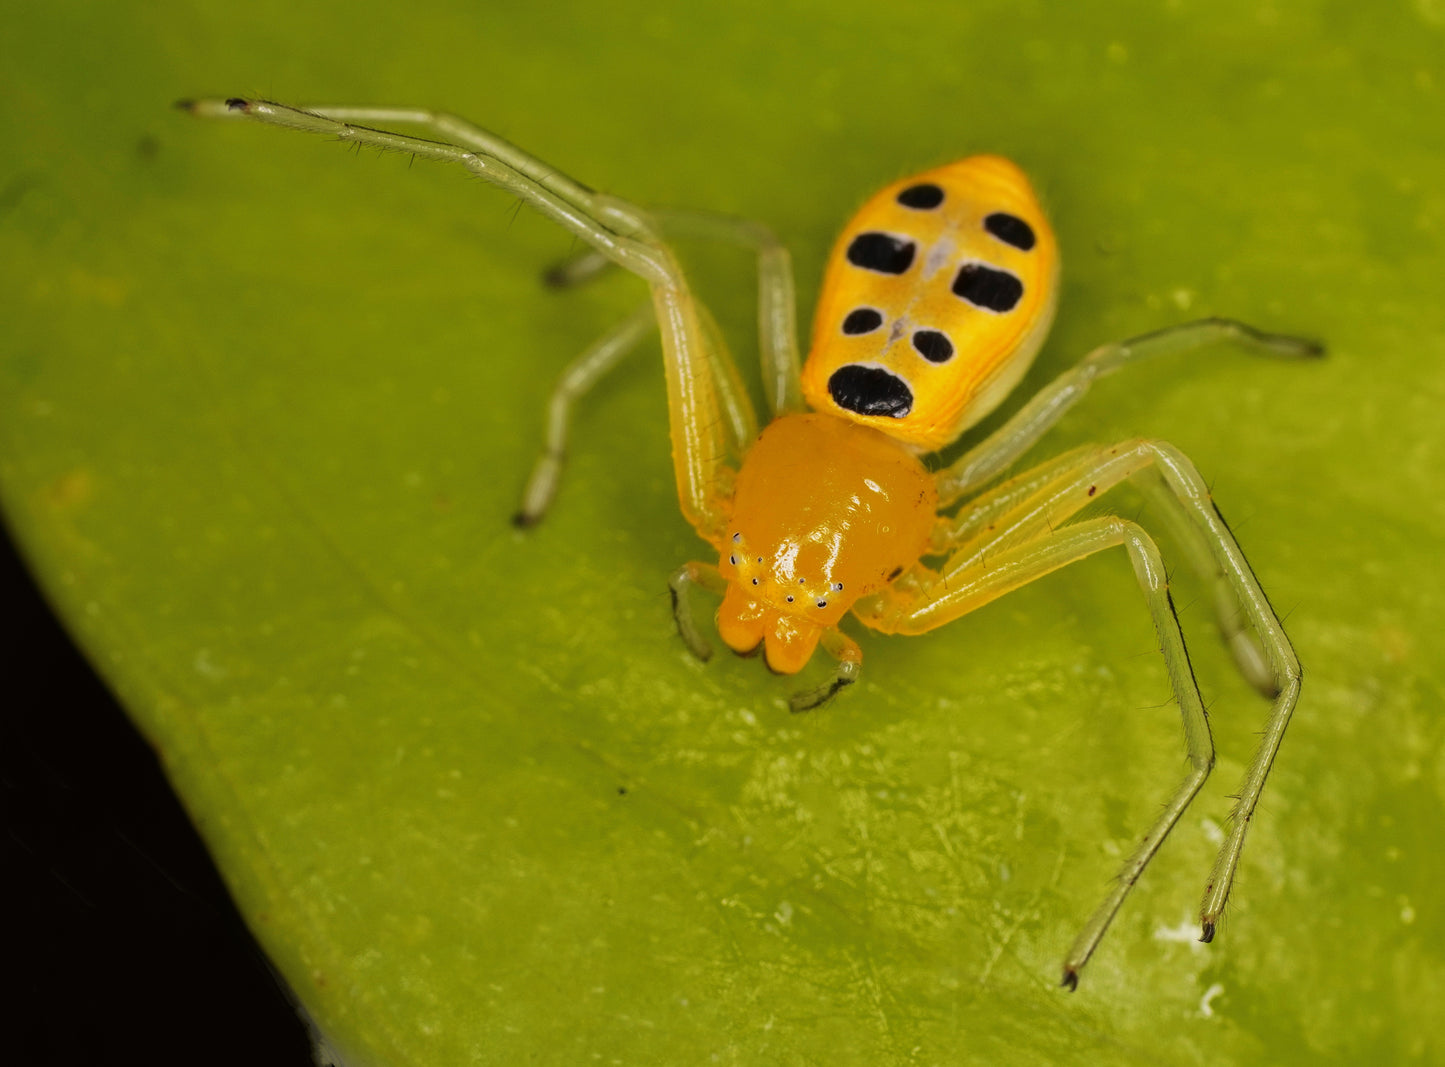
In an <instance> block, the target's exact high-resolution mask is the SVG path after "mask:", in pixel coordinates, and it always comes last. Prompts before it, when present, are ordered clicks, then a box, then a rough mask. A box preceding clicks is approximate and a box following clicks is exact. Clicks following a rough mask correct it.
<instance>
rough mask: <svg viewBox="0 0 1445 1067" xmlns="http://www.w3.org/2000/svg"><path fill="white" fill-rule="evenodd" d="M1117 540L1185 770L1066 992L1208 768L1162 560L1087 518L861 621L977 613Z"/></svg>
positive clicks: (1132, 532)
mask: <svg viewBox="0 0 1445 1067" xmlns="http://www.w3.org/2000/svg"><path fill="white" fill-rule="evenodd" d="M1116 545H1123V546H1124V547H1125V548H1126V549H1127V550H1128V552H1129V559H1130V562H1132V563H1133V565H1134V574H1135V577H1136V578H1137V579H1138V582H1139V587H1140V589H1142V590H1143V592H1144V598H1145V600H1146V601H1147V602H1148V605H1149V612H1150V615H1151V616H1152V617H1153V619H1154V630H1155V632H1156V633H1157V634H1158V637H1159V648H1160V651H1161V652H1162V653H1163V654H1164V663H1165V666H1166V668H1167V669H1168V671H1169V684H1170V686H1171V687H1172V689H1173V691H1174V698H1175V700H1176V701H1178V704H1179V711H1180V715H1181V716H1182V718H1183V723H1184V740H1185V749H1186V751H1187V754H1188V758H1189V771H1188V772H1187V773H1186V774H1185V776H1184V780H1183V781H1182V782H1180V784H1179V786H1178V788H1176V789H1175V790H1174V792H1173V794H1172V795H1171V796H1170V798H1169V800H1168V802H1167V803H1166V804H1165V806H1164V810H1163V811H1162V812H1161V813H1160V815H1159V816H1158V818H1156V819H1155V821H1154V823H1153V825H1152V826H1151V827H1150V828H1149V831H1148V833H1146V834H1145V835H1144V838H1143V840H1142V841H1141V842H1140V844H1139V847H1138V848H1136V849H1135V851H1134V853H1133V854H1132V855H1131V856H1130V857H1129V859H1128V860H1127V861H1126V862H1125V864H1124V867H1123V869H1122V870H1121V871H1120V872H1119V877H1118V879H1117V880H1116V882H1115V885H1114V888H1113V889H1112V890H1110V892H1109V894H1108V896H1106V897H1105V898H1104V901H1103V903H1101V904H1100V905H1099V907H1098V909H1097V910H1096V911H1095V912H1094V914H1093V915H1092V916H1091V917H1090V918H1089V920H1088V922H1086V923H1085V924H1084V928H1083V929H1082V930H1081V931H1080V932H1079V935H1078V937H1077V938H1076V939H1075V940H1074V944H1073V947H1072V948H1071V949H1070V950H1069V954H1068V956H1067V957H1066V958H1065V960H1064V979H1063V984H1064V985H1065V986H1067V987H1068V988H1070V989H1073V988H1074V987H1076V986H1077V985H1078V982H1079V972H1080V970H1082V969H1083V966H1084V964H1086V963H1087V962H1088V961H1089V957H1091V956H1092V955H1093V954H1094V950H1095V949H1097V948H1098V947H1099V943H1100V941H1102V940H1103V937H1104V933H1105V931H1107V930H1108V928H1109V924H1110V923H1111V922H1113V920H1114V916H1115V915H1117V914H1118V912H1119V908H1120V907H1121V906H1122V905H1123V903H1124V900H1125V898H1126V897H1127V896H1128V895H1129V891H1130V890H1131V889H1133V888H1134V884H1135V883H1136V882H1137V881H1138V880H1139V877H1140V875H1141V874H1143V872H1144V869H1145V868H1146V867H1147V866H1148V865H1149V861H1150V860H1151V859H1153V858H1154V854H1155V853H1156V852H1158V851H1159V846H1160V844H1162V843H1163V841H1164V838H1165V837H1166V836H1168V834H1169V831H1170V830H1172V829H1173V828H1174V825H1175V824H1176V823H1177V822H1178V821H1179V818H1180V816H1182V815H1183V814H1184V811H1185V809H1186V808H1188V807H1189V803H1190V801H1192V800H1193V799H1194V797H1195V795H1196V794H1197V793H1198V792H1199V790H1200V788H1201V787H1202V786H1203V785H1204V781H1205V779H1206V778H1208V777H1209V771H1210V768H1211V767H1212V766H1213V765H1214V742H1213V740H1212V739H1211V737H1210V734H1209V722H1208V720H1207V719H1206V717H1205V713H1204V703H1203V701H1202V700H1201V699H1200V696H1199V687H1198V685H1197V683H1196V682H1195V680H1194V671H1193V668H1192V667H1191V666H1190V664H1189V653H1188V651H1187V650H1186V649H1185V646H1184V635H1183V633H1182V632H1181V631H1180V629H1179V619H1178V617H1177V616H1176V614H1175V612H1174V604H1173V601H1172V600H1171V599H1170V597H1169V589H1168V585H1167V582H1166V579H1165V572H1164V562H1163V560H1162V559H1161V558H1160V556H1159V550H1158V548H1156V547H1155V545H1154V542H1153V541H1152V540H1151V539H1150V537H1149V535H1148V534H1147V533H1145V532H1144V530H1143V529H1141V528H1140V527H1139V526H1137V525H1136V524H1134V523H1132V522H1129V521H1127V520H1125V519H1120V518H1115V517H1112V516H1110V517H1107V518H1100V519H1088V520H1085V521H1083V522H1078V523H1075V524H1073V525H1071V526H1066V527H1064V528H1063V529H1061V530H1057V531H1054V532H1044V533H1043V534H1042V535H1041V536H1039V537H1038V538H1036V539H1035V540H1032V541H1028V542H1025V543H1023V544H1020V545H1015V546H1013V547H1011V548H1009V549H1006V550H1005V551H1003V552H1001V553H999V554H998V555H997V556H994V557H992V558H990V559H988V560H987V561H985V562H982V563H980V564H977V565H975V566H973V567H968V568H963V569H960V570H956V571H954V570H950V572H949V574H948V576H947V579H946V580H943V579H940V581H939V582H938V583H937V584H936V585H935V586H934V587H933V588H932V589H931V590H929V591H928V592H927V593H926V594H924V595H922V596H918V597H910V598H900V599H899V600H898V601H896V602H894V603H891V604H889V605H888V606H887V608H886V609H885V613H884V614H883V615H882V616H880V617H878V618H876V619H869V620H865V621H867V622H868V623H869V625H872V626H875V627H876V628H878V629H881V630H884V631H888V632H895V633H923V632H925V631H928V630H932V629H934V628H935V627H937V626H942V625H943V624H944V623H947V622H951V621H952V620H954V619H956V618H959V617H960V616H962V615H966V614H968V613H969V612H971V611H975V610H977V609H978V608H980V607H983V605H985V604H987V603H989V602H990V601H992V600H996V599H997V598H999V597H1001V596H1003V595H1005V594H1006V593H1010V592H1013V591H1014V590H1015V589H1018V588H1020V587H1022V586H1024V585H1027V584H1029V583H1030V582H1033V581H1037V580H1038V579H1039V578H1042V577H1043V576H1044V575H1046V574H1050V573H1052V572H1053V571H1056V570H1058V569H1059V568H1061V567H1066V566H1068V565H1069V564H1071V563H1077V562H1078V561H1079V560H1081V559H1085V558H1087V557H1089V556H1092V555H1093V554H1094V553H1096V552H1101V551H1103V550H1104V549H1106V548H1112V547H1114V546H1116Z"/></svg>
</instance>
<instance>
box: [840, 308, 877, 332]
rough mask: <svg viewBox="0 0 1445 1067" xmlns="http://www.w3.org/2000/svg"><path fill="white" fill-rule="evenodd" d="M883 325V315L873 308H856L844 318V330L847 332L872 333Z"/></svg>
mask: <svg viewBox="0 0 1445 1067" xmlns="http://www.w3.org/2000/svg"><path fill="white" fill-rule="evenodd" d="M882 325H883V316H882V315H880V314H879V313H878V312H877V311H875V310H874V309H873V308H854V309H853V310H852V311H850V312H848V315H847V317H846V318H845V319H844V320H843V332H844V333H847V334H858V333H872V332H873V331H874V330H876V329H878V327H880V326H882Z"/></svg>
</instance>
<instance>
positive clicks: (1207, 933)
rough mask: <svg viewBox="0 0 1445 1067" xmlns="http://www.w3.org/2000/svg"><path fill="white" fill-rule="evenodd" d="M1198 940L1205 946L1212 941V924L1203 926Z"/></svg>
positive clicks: (1208, 923) (1207, 923)
mask: <svg viewBox="0 0 1445 1067" xmlns="http://www.w3.org/2000/svg"><path fill="white" fill-rule="evenodd" d="M1199 940H1200V941H1203V942H1204V943H1205V944H1206V945H1207V944H1209V942H1211V941H1213V940H1214V924H1213V923H1212V922H1206V923H1205V924H1204V926H1203V928H1202V929H1201V930H1200V931H1199Z"/></svg>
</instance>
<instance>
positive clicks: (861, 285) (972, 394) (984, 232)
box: [803, 156, 1059, 452]
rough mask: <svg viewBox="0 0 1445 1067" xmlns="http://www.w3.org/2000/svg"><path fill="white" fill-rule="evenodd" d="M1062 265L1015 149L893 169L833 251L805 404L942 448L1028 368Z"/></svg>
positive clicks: (1049, 315) (923, 446)
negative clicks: (896, 177) (905, 171)
mask: <svg viewBox="0 0 1445 1067" xmlns="http://www.w3.org/2000/svg"><path fill="white" fill-rule="evenodd" d="M899 268H901V269H899ZM1058 273H1059V252H1058V246H1057V245H1056V244H1055V242H1054V234H1053V231H1052V230H1051V229H1050V228H1049V224H1048V220H1047V219H1046V218H1045V217H1044V213H1043V209H1042V208H1041V207H1040V206H1039V202H1038V197H1037V196H1035V195H1034V191H1033V188H1032V186H1031V185H1030V184H1029V180H1028V177H1027V176H1026V175H1025V174H1024V172H1023V171H1021V170H1020V169H1019V168H1018V167H1017V166H1015V165H1014V164H1013V163H1010V162H1009V161H1008V160H1006V159H1002V158H1000V157H998V156H972V157H970V158H968V159H963V160H960V161H958V162H957V163H950V164H949V165H948V166H946V167H939V168H937V169H936V170H930V171H926V172H924V173H923V174H918V175H915V176H913V177H911V178H907V179H905V180H903V181H899V182H894V183H893V184H892V185H890V186H888V187H886V188H885V189H883V190H882V191H881V192H879V193H878V194H877V195H876V196H874V197H873V198H872V199H870V200H869V201H868V202H867V203H866V204H864V205H863V207H862V209H861V210H859V212H858V213H857V214H856V215H855V216H854V217H853V219H852V221H851V222H849V223H848V226H847V228H845V229H844V230H843V234H842V236H841V237H840V238H839V239H838V243H837V245H836V246H835V247H834V249H833V254H832V256H831V258H830V259H829V261H828V271H827V274H826V275H825V276H824V279H823V292H822V295H821V297H820V298H819V300H818V313H817V316H816V317H815V318H814V320H813V345H812V351H811V353H810V354H809V356H808V362H807V365H806V366H804V368H803V395H804V396H805V397H806V398H807V401H808V405H809V406H810V407H812V408H813V409H814V410H815V411H826V412H829V413H831V414H834V415H838V416H840V417H842V418H846V419H853V420H855V421H858V422H862V423H864V424H865V425H869V426H873V427H875V428H876V429H878V430H881V431H882V432H884V433H886V434H888V435H889V436H892V437H896V438H898V439H899V440H901V441H904V442H906V443H907V444H908V445H910V446H911V447H913V448H914V449H916V450H917V451H920V452H933V451H936V450H937V449H940V448H943V447H944V446H945V445H947V444H948V443H949V442H951V441H953V440H954V439H956V438H957V437H958V436H959V434H961V433H963V431H964V430H966V429H968V427H970V426H972V425H973V424H974V423H976V422H977V421H978V420H979V419H981V418H983V417H984V416H985V415H987V414H988V413H989V412H990V411H992V410H993V409H994V408H995V407H996V406H997V405H998V403H999V402H1000V401H1001V400H1002V399H1003V398H1004V397H1005V396H1006V395H1007V394H1008V392H1009V390H1011V389H1012V388H1013V387H1014V386H1015V385H1016V384H1018V380H1019V379H1020V378H1022V377H1023V374H1024V372H1025V371H1026V370H1028V367H1029V364H1030V363H1032V362H1033V358H1034V356H1035V355H1037V353H1038V350H1039V346H1040V345H1042V344H1043V341H1044V336H1045V335H1046V334H1047V333H1048V329H1049V325H1050V323H1051V322H1052V321H1053V317H1054V306H1055V303H1056V298H1057V293H1058ZM875 320H876V322H877V325H876V326H873V322H874V321H875ZM869 326H872V328H871V329H868V328H866V327H869ZM950 349H951V354H946V353H948V351H949V350H950ZM925 352H928V353H931V355H932V358H929V355H925V354H924V353H925ZM840 400H841V402H840ZM850 403H851V406H849V405H850ZM860 409H862V410H860ZM869 409H871V410H872V411H874V412H877V413H869Z"/></svg>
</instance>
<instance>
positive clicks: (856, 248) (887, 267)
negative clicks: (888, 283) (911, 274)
mask: <svg viewBox="0 0 1445 1067" xmlns="http://www.w3.org/2000/svg"><path fill="white" fill-rule="evenodd" d="M913 251H914V245H913V242H912V241H906V240H904V239H903V238H902V237H894V236H893V235H892V234H887V233H860V234H859V235H858V236H857V237H855V238H853V243H852V244H850V245H849V246H848V262H849V263H851V264H853V266H855V267H862V268H863V269H864V270H876V271H878V273H880V274H902V273H903V272H904V271H906V270H907V269H908V268H909V267H911V266H913Z"/></svg>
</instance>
